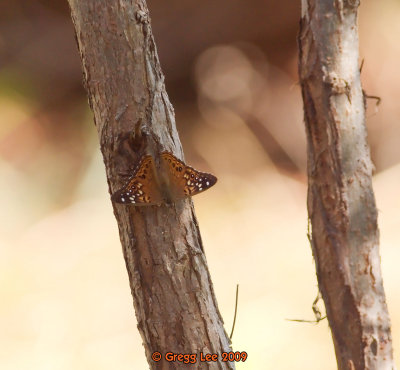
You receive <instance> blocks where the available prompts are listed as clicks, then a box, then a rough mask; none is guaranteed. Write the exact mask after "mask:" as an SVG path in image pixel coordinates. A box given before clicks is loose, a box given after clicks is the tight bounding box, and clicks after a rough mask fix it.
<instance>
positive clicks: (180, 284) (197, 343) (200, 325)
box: [69, 0, 234, 369]
mask: <svg viewBox="0 0 400 370" xmlns="http://www.w3.org/2000/svg"><path fill="white" fill-rule="evenodd" d="M69 4H70V7H71V13H72V19H73V22H74V25H75V32H76V37H77V41H78V47H79V51H80V55H81V59H82V65H83V72H84V80H85V83H86V88H87V91H88V95H89V102H90V105H91V108H92V110H93V112H94V118H95V124H96V127H97V130H98V133H99V138H100V144H101V150H102V153H103V157H104V162H105V167H106V172H107V179H108V184H109V188H110V193H113V192H115V191H116V190H117V189H118V188H120V187H121V185H122V184H123V182H124V181H123V179H121V176H120V175H119V173H120V172H127V171H129V168H130V167H131V165H132V163H134V162H135V161H137V159H138V156H139V155H140V154H143V153H144V152H145V153H147V154H153V155H156V154H157V153H160V152H161V151H163V150H168V151H170V152H172V153H174V154H175V155H176V156H177V157H180V158H182V149H181V145H180V142H179V138H178V135H177V131H176V127H175V118H174V111H173V108H172V106H171V104H170V102H169V100H168V96H167V94H166V92H165V87H164V78H163V74H162V72H161V69H160V65H159V61H158V56H157V52H156V47H155V44H154V40H153V36H152V32H151V28H150V20H149V15H148V10H147V7H146V4H145V2H144V1H141V0H119V1H106V0H85V1H78V0H69ZM113 207H114V214H115V217H116V219H117V222H118V226H119V232H120V238H121V242H122V247H123V253H124V258H125V262H126V267H127V270H128V274H129V279H130V286H131V291H132V296H133V302H134V307H135V311H136V317H137V321H138V328H139V331H140V334H141V336H142V338H143V343H144V347H145V351H146V356H147V360H148V362H149V365H150V368H152V369H153V368H154V369H155V368H157V369H167V368H168V369H175V368H182V367H186V366H188V365H184V364H183V363H182V362H166V361H165V360H162V361H160V362H154V361H153V360H152V358H151V355H152V353H153V352H154V351H159V352H161V354H163V355H164V354H165V353H166V352H173V353H200V352H203V353H221V352H222V351H229V350H230V347H229V339H228V338H227V335H226V333H225V331H224V328H223V321H222V318H221V316H220V314H219V311H218V308H217V302H216V299H215V296H214V293H213V288H212V283H211V279H210V275H209V272H208V269H207V264H206V259H205V256H204V251H203V247H202V242H201V238H200V233H199V228H198V225H197V221H196V217H195V215H194V210H193V205H192V202H191V200H190V199H187V200H184V201H180V202H177V203H175V204H174V205H172V206H167V205H164V206H160V207H153V206H152V207H133V206H126V205H119V204H113ZM219 358H221V357H219ZM191 366H194V368H199V369H200V368H201V369H233V368H234V365H233V364H230V363H223V362H221V361H218V362H215V363H213V362H209V363H202V364H201V363H199V362H197V363H196V364H195V365H191Z"/></svg>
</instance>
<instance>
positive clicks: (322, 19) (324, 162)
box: [298, 0, 395, 370]
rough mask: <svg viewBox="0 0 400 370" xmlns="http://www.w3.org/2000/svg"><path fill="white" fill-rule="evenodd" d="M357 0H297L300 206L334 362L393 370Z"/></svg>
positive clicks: (347, 366)
mask: <svg viewBox="0 0 400 370" xmlns="http://www.w3.org/2000/svg"><path fill="white" fill-rule="evenodd" d="M358 6H359V1H358V0H352V1H350V0H347V1H346V0H303V1H302V18H301V24H300V33H299V38H298V41H299V49H300V61H299V75H300V81H301V87H302V95H303V101H304V112H305V125H306V132H307V141H308V214H309V218H310V221H311V224H312V243H311V244H312V250H313V255H314V259H315V263H316V270H317V277H318V284H319V288H320V291H321V293H322V297H323V299H324V302H325V307H326V311H327V316H328V320H329V325H330V327H331V331H332V337H333V342H334V346H335V352H336V358H337V363H338V368H339V369H343V370H344V369H346V370H353V369H356V370H361V369H380V370H382V369H394V368H395V366H394V363H393V356H392V343H391V333H390V320H389V314H388V310H387V306H386V302H385V294H384V290H383V282H382V275H381V270H380V257H379V240H378V239H379V233H378V226H377V210H376V206H375V199H374V193H373V190H372V183H371V176H372V168H373V166H372V163H371V159H370V153H369V147H368V144H367V138H366V136H367V135H366V126H365V106H364V99H363V91H362V89H361V83H360V72H359V65H358V33H357V9H358Z"/></svg>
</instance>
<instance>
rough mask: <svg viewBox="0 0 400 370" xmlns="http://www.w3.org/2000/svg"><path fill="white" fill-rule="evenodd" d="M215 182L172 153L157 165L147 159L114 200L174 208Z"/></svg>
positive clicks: (113, 196) (212, 176)
mask: <svg viewBox="0 0 400 370" xmlns="http://www.w3.org/2000/svg"><path fill="white" fill-rule="evenodd" d="M216 182H217V178H216V177H215V176H214V175H211V174H209V173H205V172H200V171H197V170H195V169H194V168H192V167H190V166H188V165H186V164H185V163H184V162H182V161H181V160H179V159H178V158H176V157H175V156H174V155H173V154H172V153H170V152H162V153H161V154H160V158H159V162H158V163H157V164H156V162H155V160H154V158H153V157H152V156H151V155H144V156H142V157H141V158H140V160H139V163H138V165H137V166H136V168H135V169H134V171H133V173H132V176H131V177H130V178H129V180H128V182H127V183H126V184H125V185H124V186H123V187H122V188H121V189H119V190H118V191H116V192H115V193H114V194H113V195H112V196H111V200H112V201H114V202H116V203H123V204H132V205H136V206H151V205H160V204H171V203H174V202H176V201H177V200H180V199H184V198H187V197H190V196H193V195H196V194H199V193H201V192H203V191H204V190H207V189H209V188H211V186H213V185H214V184H215V183H216Z"/></svg>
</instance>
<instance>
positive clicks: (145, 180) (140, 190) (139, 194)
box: [111, 155, 163, 206]
mask: <svg viewBox="0 0 400 370" xmlns="http://www.w3.org/2000/svg"><path fill="white" fill-rule="evenodd" d="M111 199H112V200H113V201H114V202H116V203H123V204H134V205H136V206H145V205H156V204H161V203H162V202H163V198H162V195H161V192H160V189H159V186H158V181H157V179H156V178H155V166H154V160H153V157H152V156H151V155H146V156H143V157H142V158H141V159H140V161H139V163H138V165H137V166H136V168H135V170H134V171H133V174H132V176H131V178H130V179H129V181H128V182H127V183H126V184H125V185H124V186H123V187H122V188H121V189H119V190H118V191H116V192H115V193H114V194H113V195H112V196H111Z"/></svg>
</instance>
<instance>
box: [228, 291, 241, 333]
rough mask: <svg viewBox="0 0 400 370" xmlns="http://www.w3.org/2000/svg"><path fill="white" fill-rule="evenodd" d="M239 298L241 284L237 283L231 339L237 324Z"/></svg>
mask: <svg viewBox="0 0 400 370" xmlns="http://www.w3.org/2000/svg"><path fill="white" fill-rule="evenodd" d="M238 298H239V284H236V302H235V314H234V315H233V324H232V331H231V335H230V336H229V339H230V340H232V336H233V330H234V329H235V324H236V314H237V307H238Z"/></svg>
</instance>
